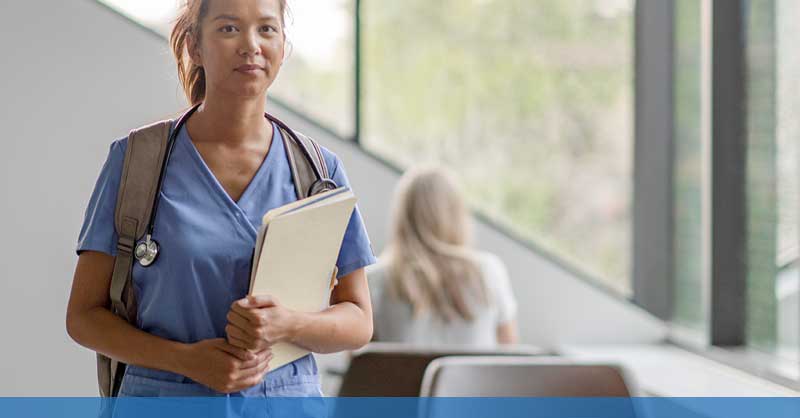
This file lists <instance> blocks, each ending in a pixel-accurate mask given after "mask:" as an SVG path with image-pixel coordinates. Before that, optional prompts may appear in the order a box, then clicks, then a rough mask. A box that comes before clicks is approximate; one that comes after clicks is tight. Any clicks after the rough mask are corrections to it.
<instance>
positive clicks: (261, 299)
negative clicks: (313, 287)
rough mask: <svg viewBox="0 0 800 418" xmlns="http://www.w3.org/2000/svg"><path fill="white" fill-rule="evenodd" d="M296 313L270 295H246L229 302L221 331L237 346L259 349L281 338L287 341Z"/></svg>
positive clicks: (291, 332) (295, 328) (291, 334)
mask: <svg viewBox="0 0 800 418" xmlns="http://www.w3.org/2000/svg"><path fill="white" fill-rule="evenodd" d="M297 322H298V315H297V313H296V312H294V311H292V310H290V309H287V308H284V307H283V306H281V305H280V303H278V300H277V299H275V298H274V297H271V296H248V297H245V298H243V299H239V300H237V301H236V302H234V303H233V305H231V310H230V311H229V312H228V325H227V326H226V327H225V332H226V333H227V335H228V342H229V343H230V344H231V345H233V346H235V347H238V348H242V349H245V350H251V351H261V350H264V349H267V348H269V347H271V346H272V345H273V344H275V343H277V342H281V341H291V340H292V339H293V337H294V334H295V332H296V330H297Z"/></svg>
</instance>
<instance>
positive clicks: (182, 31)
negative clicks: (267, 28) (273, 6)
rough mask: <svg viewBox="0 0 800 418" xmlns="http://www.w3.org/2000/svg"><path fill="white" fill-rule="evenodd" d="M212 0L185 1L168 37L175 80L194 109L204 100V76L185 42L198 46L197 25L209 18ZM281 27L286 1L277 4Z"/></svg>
mask: <svg viewBox="0 0 800 418" xmlns="http://www.w3.org/2000/svg"><path fill="white" fill-rule="evenodd" d="M210 1H211V0H186V1H185V3H184V4H183V6H182V7H181V9H180V11H179V12H178V17H177V19H176V20H175V25H174V26H173V27H172V33H171V34H170V36H169V44H170V46H171V47H172V54H173V55H174V56H175V60H176V61H177V65H178V79H179V80H180V82H181V85H182V86H183V91H184V93H185V94H186V98H187V99H188V100H189V103H190V104H192V105H196V104H198V103H200V102H202V101H203V99H205V96H206V73H205V70H204V69H203V67H202V66H199V65H197V64H195V63H194V62H192V60H191V58H190V55H189V49H188V48H189V45H188V40H189V38H190V37H192V38H193V40H194V42H195V44H194V46H195V47H196V46H197V44H198V43H199V42H200V22H201V21H202V20H203V18H204V17H206V15H207V14H208V6H209V2H210ZM279 2H280V12H281V13H280V15H281V25H282V26H285V25H286V24H285V15H286V14H287V13H288V10H289V6H288V4H287V0H279Z"/></svg>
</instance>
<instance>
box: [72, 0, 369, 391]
mask: <svg viewBox="0 0 800 418" xmlns="http://www.w3.org/2000/svg"><path fill="white" fill-rule="evenodd" d="M285 12H286V0H189V1H188V2H187V5H186V7H185V9H183V10H182V12H181V14H180V16H179V18H178V20H177V22H176V25H175V28H174V29H173V33H172V36H171V45H172V47H173V51H174V53H175V56H176V59H177V61H178V68H179V76H180V79H181V82H182V84H183V87H184V90H185V91H186V94H187V97H188V98H189V101H190V102H191V103H192V104H200V107H199V109H198V110H197V111H196V112H195V113H194V114H193V115H192V116H191V117H190V118H189V119H188V121H187V122H186V123H185V124H184V125H183V127H182V128H181V130H180V131H179V132H178V135H177V138H176V143H175V148H174V150H173V153H172V156H171V158H170V160H169V162H168V165H167V170H166V173H167V174H166V177H165V178H164V182H163V185H162V189H161V193H160V195H159V199H160V201H159V207H158V212H157V215H156V219H155V224H154V225H155V226H154V235H153V237H154V238H155V239H156V240H158V241H159V243H160V246H161V254H160V255H159V258H158V261H157V262H156V263H155V264H153V265H152V266H150V267H146V268H145V267H142V266H140V265H139V264H138V263H134V267H133V273H132V278H133V286H134V291H135V295H136V299H137V302H138V311H137V323H136V327H134V326H131V325H130V324H128V323H127V322H125V321H124V320H123V319H121V318H119V317H117V316H115V315H114V314H112V312H111V311H110V310H109V309H108V308H107V306H108V305H109V296H108V295H109V284H110V279H111V273H112V271H113V266H114V256H115V255H116V243H117V234H116V231H115V230H114V210H115V205H116V200H117V190H118V188H119V184H120V178H121V173H122V167H123V161H124V156H125V149H126V147H127V138H123V139H120V140H118V141H116V142H114V143H112V144H111V149H110V152H109V155H108V158H107V160H106V162H105V164H104V165H103V168H102V171H101V173H100V176H99V178H98V180H97V183H96V185H95V189H94V192H93V193H92V196H91V199H90V201H89V205H88V207H87V209H86V216H85V220H84V223H83V227H82V228H81V232H80V236H79V239H78V245H77V253H78V255H79V258H78V264H77V267H76V270H75V276H74V281H73V286H72V293H71V296H70V301H69V306H68V310H67V330H68V332H69V334H70V336H72V338H73V339H74V340H75V341H77V342H78V343H79V344H81V345H83V346H85V347H88V348H90V349H92V350H94V351H97V352H100V353H103V354H105V355H106V356H108V357H112V358H115V359H118V360H120V361H122V362H124V363H126V364H128V365H129V366H128V368H127V370H126V373H125V376H124V378H123V382H122V387H121V389H120V396H215V395H223V394H229V395H236V396H248V397H250V396H253V397H258V396H321V391H320V382H319V374H318V370H317V366H316V363H315V361H314V357H313V355H309V356H306V357H304V358H301V359H299V360H297V361H294V362H292V363H290V364H288V365H286V366H283V367H281V368H279V369H276V370H268V369H267V364H268V362H269V360H270V358H271V351H270V347H271V345H272V344H274V343H276V342H291V343H294V344H297V345H300V346H302V347H305V348H307V349H309V350H310V351H312V352H316V353H330V352H337V351H342V350H350V349H356V348H358V347H361V346H363V345H364V344H366V343H367V342H368V341H369V340H370V338H371V336H372V311H371V307H370V297H369V291H368V287H367V282H366V276H365V273H364V267H365V266H367V265H369V264H372V263H374V261H375V258H374V256H373V254H372V250H371V248H370V244H369V239H368V237H367V234H366V231H365V228H364V225H363V223H362V220H361V216H360V214H359V212H358V209H356V211H354V213H353V215H352V218H351V219H350V223H349V225H348V227H347V230H346V232H345V236H344V241H343V243H342V248H341V251H340V254H339V258H338V260H337V266H338V268H339V277H338V278H339V284H338V285H337V286H336V287H335V289H334V291H333V294H332V296H331V306H330V308H328V309H326V310H324V311H322V312H318V313H303V312H296V311H292V310H291V309H288V308H285V307H283V306H282V305H281V303H280V301H279V300H275V299H274V298H271V297H269V296H265V297H256V298H253V297H246V294H247V290H248V281H249V270H250V256H251V252H252V249H253V246H254V244H255V240H256V233H257V231H258V228H259V227H260V225H261V218H262V216H263V215H264V213H266V212H267V211H269V210H270V209H272V208H275V207H278V206H281V205H284V204H286V203H289V202H292V201H294V200H296V198H297V197H296V194H295V189H294V185H293V182H292V176H291V173H290V169H289V163H288V160H287V158H286V150H284V145H283V141H282V140H281V137H280V135H281V133H280V131H279V129H278V128H277V127H276V126H275V125H274V124H272V123H271V122H269V121H268V120H267V119H266V118H265V117H264V107H265V103H266V98H267V89H268V88H269V86H270V85H271V84H272V82H273V80H275V77H276V76H277V75H278V71H279V69H280V67H281V64H282V62H283V59H284V50H285V44H286V37H285V33H284V15H285ZM323 157H324V158H325V160H326V163H327V165H328V167H329V171H330V174H331V177H332V178H333V180H334V181H335V182H336V183H337V184H338V185H339V186H348V185H349V183H348V180H347V175H346V174H345V170H344V167H343V166H342V163H341V161H339V159H338V158H337V157H336V156H335V155H334V154H332V153H331V152H330V151H328V150H326V149H323Z"/></svg>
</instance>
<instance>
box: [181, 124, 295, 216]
mask: <svg viewBox="0 0 800 418" xmlns="http://www.w3.org/2000/svg"><path fill="white" fill-rule="evenodd" d="M271 124H272V141H271V142H270V146H269V150H268V151H267V155H266V156H265V157H264V159H263V160H262V161H261V165H260V166H259V167H258V170H256V173H255V174H254V175H253V177H252V178H251V179H250V182H249V183H248V184H247V187H245V189H244V192H242V195H241V196H239V200H236V201H234V200H233V198H232V197H231V195H229V194H228V192H227V191H226V190H225V188H224V187H222V183H220V182H219V180H218V179H217V177H216V176H215V175H214V172H212V171H211V169H210V168H209V167H208V164H206V162H205V160H204V159H203V156H202V155H201V154H200V151H198V149H197V147H195V145H194V143H193V142H192V138H191V136H189V131H188V130H187V129H186V125H184V126H182V127H181V132H178V139H177V140H178V141H180V142H182V143H183V146H184V147H185V148H186V149H187V152H188V153H189V155H191V157H192V159H193V160H194V161H195V163H196V164H197V166H198V167H199V168H200V171H201V172H202V173H203V176H205V177H206V179H207V180H208V182H209V183H210V184H211V188H212V189H213V192H214V193H216V194H217V195H218V196H219V197H220V198H221V199H222V200H223V201H224V202H225V204H227V205H228V206H230V207H231V209H232V210H234V211H236V212H238V213H239V214H241V215H243V216H244V219H245V220H246V221H247V224H249V225H250V227H251V228H253V229H254V230H255V226H254V225H253V224H252V223H251V222H250V220H249V216H248V214H247V212H246V211H245V210H244V209H243V206H244V204H245V203H246V202H247V200H248V199H249V198H250V196H251V195H252V194H253V193H255V189H257V188H258V184H259V183H260V180H261V177H263V176H264V175H266V173H265V172H267V171H269V169H270V168H271V167H274V166H275V164H276V159H277V158H278V154H280V153H281V148H282V143H281V137H280V136H279V131H278V129H279V128H278V127H277V126H275V124H274V123H271ZM241 215H240V216H241Z"/></svg>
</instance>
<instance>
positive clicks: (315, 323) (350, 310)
mask: <svg viewBox="0 0 800 418" xmlns="http://www.w3.org/2000/svg"><path fill="white" fill-rule="evenodd" d="M226 331H227V332H228V339H229V341H230V342H231V344H233V345H235V346H237V347H241V348H246V349H263V348H264V347H267V346H270V345H272V344H274V343H276V342H280V341H286V342H291V343H293V344H297V345H299V346H301V347H303V348H306V349H308V350H310V351H312V352H315V353H323V354H324V353H335V352H339V351H344V350H355V349H357V348H360V347H362V346H364V345H365V344H367V343H368V342H369V340H370V339H371V338H372V307H371V303H370V298H369V287H368V286H367V276H366V273H365V272H364V269H363V268H361V269H358V270H355V271H353V272H352V273H350V274H348V275H346V276H343V277H341V278H340V279H339V284H338V285H337V286H336V287H334V289H333V293H332V294H331V306H330V307H329V308H328V309H326V310H324V311H322V312H318V313H303V312H296V311H292V310H289V309H287V308H284V307H282V306H281V305H280V301H277V300H275V299H274V298H272V297H269V296H258V297H248V298H244V299H241V300H238V301H236V302H234V304H233V305H232V306H231V311H230V313H229V314H228V327H227V328H226Z"/></svg>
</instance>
